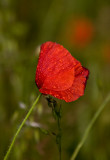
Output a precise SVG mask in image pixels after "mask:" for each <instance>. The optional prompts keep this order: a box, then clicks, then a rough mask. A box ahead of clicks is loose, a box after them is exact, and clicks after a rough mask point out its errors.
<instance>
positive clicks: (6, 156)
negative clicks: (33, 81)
mask: <svg viewBox="0 0 110 160" xmlns="http://www.w3.org/2000/svg"><path fill="white" fill-rule="evenodd" d="M40 97H41V94H39V96H38V97H37V99H36V100H35V102H34V103H33V105H32V107H31V108H30V110H29V111H28V113H27V115H26V117H25V118H24V120H23V121H22V123H21V125H20V126H19V128H18V130H17V132H16V133H15V135H14V137H13V139H12V142H11V144H10V146H9V149H8V151H7V153H6V155H5V157H4V160H7V158H8V156H9V154H10V152H11V150H12V147H13V145H14V143H15V140H16V138H17V136H18V134H19V132H20V131H21V129H22V127H23V125H24V124H25V122H26V120H27V119H28V117H29V116H30V114H31V112H32V110H33V109H34V107H35V105H36V103H37V102H38V101H39V99H40Z"/></svg>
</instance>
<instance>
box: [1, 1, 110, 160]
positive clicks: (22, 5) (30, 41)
mask: <svg viewBox="0 0 110 160" xmlns="http://www.w3.org/2000/svg"><path fill="white" fill-rule="evenodd" d="M46 41H55V42H57V43H60V44H62V45H63V46H64V47H65V48H67V49H68V50H69V51H70V52H71V54H72V55H73V56H74V57H75V58H77V59H78V60H79V61H81V63H82V65H83V66H85V67H87V68H88V69H89V70H90V76H89V79H88V82H87V87H86V90H85V95H84V96H83V97H80V98H79V99H78V100H77V101H75V102H71V103H66V102H64V101H61V103H62V108H63V111H62V115H63V117H62V131H63V138H62V159H63V160H69V159H70V157H71V154H72V152H73V151H74V149H75V147H76V145H77V144H78V142H79V140H80V139H81V137H82V135H83V133H84V131H85V129H86V126H87V125H88V123H89V121H90V120H91V118H92V117H93V115H94V113H95V112H96V110H97V109H98V107H99V106H100V104H101V103H102V102H103V100H104V99H105V97H106V96H107V94H108V93H109V92H110V0H89V1H88V0H40V1H38V0H31V1H29V0H28V1H27V0H19V1H17V0H0V159H3V157H4V154H5V153H6V151H7V149H8V147H9V144H10V142H11V140H12V137H13V135H14V133H15V131H16V129H17V128H18V126H19V124H20V123H21V121H22V119H23V118H24V116H25V115H26V113H27V111H28V109H29V108H30V106H31V105H32V103H33V101H34V99H35V98H36V97H37V96H38V94H39V91H38V89H37V87H36V85H35V71H36V66H37V61H38V55H39V47H40V45H41V44H42V43H44V42H46ZM109 106H110V103H109V104H108V105H107V106H106V108H105V110H104V111H103V113H102V114H101V116H100V117H99V119H98V120H97V122H96V124H95V126H94V127H93V129H92V131H91V133H90V135H89V137H88V138H87V140H86V143H85V144H84V146H83V148H82V149H81V151H80V153H79V155H78V157H77V158H76V160H109V159H110V108H109ZM29 122H30V123H31V124H33V123H35V126H36V125H37V124H39V125H41V126H43V127H44V128H46V129H49V130H52V131H55V130H56V124H55V121H54V119H53V118H52V115H51V109H50V108H49V107H48V105H47V102H46V100H45V98H44V97H42V98H41V100H40V102H39V103H38V109H37V107H36V108H35V110H34V112H33V113H32V114H31V116H30V118H29ZM35 126H34V127H33V126H32V125H29V124H27V125H25V126H24V127H23V129H22V131H21V133H20V135H19V136H18V138H17V141H16V143H15V145H14V147H13V149H12V152H11V155H10V157H9V159H10V160H36V159H38V160H44V159H48V160H58V150H57V147H56V144H55V142H54V140H53V139H52V137H50V136H48V135H45V134H43V133H41V131H39V129H37V128H36V127H35Z"/></svg>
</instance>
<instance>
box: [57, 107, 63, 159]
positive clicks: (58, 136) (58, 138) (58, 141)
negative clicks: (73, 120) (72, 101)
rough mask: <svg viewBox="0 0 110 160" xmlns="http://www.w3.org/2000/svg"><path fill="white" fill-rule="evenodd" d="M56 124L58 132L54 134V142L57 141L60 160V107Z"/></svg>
mask: <svg viewBox="0 0 110 160" xmlns="http://www.w3.org/2000/svg"><path fill="white" fill-rule="evenodd" d="M57 126H58V134H57V135H56V142H57V145H58V150H59V160H61V152H62V146H61V139H62V132H61V108H60V109H59V116H58V117H57Z"/></svg>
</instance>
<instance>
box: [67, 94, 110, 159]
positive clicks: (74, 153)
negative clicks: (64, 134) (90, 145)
mask: <svg viewBox="0 0 110 160" xmlns="http://www.w3.org/2000/svg"><path fill="white" fill-rule="evenodd" d="M109 100H110V94H109V95H108V96H107V98H106V99H105V101H104V102H103V103H102V105H101V106H100V107H99V109H98V110H97V112H96V113H95V115H94V117H93V118H92V120H91V121H90V123H89V125H88V127H87V129H86V130H85V133H84V135H83V137H82V139H81V141H80V142H79V144H78V145H77V147H76V149H75V151H74V152H73V154H72V157H71V159H70V160H75V158H76V156H77V155H78V153H79V151H80V149H81V147H82V146H83V144H84V142H85V140H86V139H87V137H88V134H89V132H90V130H91V128H92V127H93V125H94V123H95V122H96V120H97V118H98V117H99V116H100V114H101V112H102V111H103V109H104V107H105V106H106V104H107V103H108V102H109Z"/></svg>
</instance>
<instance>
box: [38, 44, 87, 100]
mask: <svg viewBox="0 0 110 160" xmlns="http://www.w3.org/2000/svg"><path fill="white" fill-rule="evenodd" d="M88 75H89V71H88V70H87V69H86V68H84V67H82V66H81V63H80V62H79V61H77V60H76V59H75V58H74V57H72V55H71V54H70V53H69V51H68V50H67V49H65V48H64V47H63V46H62V45H60V44H57V43H54V42H46V43H44V44H42V45H41V51H40V56H39V60H38V65H37V70H36V77H35V82H36V85H37V87H38V88H39V91H40V92H41V93H43V94H49V95H52V96H54V97H56V98H58V99H63V100H65V101H66V102H71V101H75V100H76V99H78V98H79V97H80V96H82V95H83V94H84V89H85V86H86V81H87V77H88Z"/></svg>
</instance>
